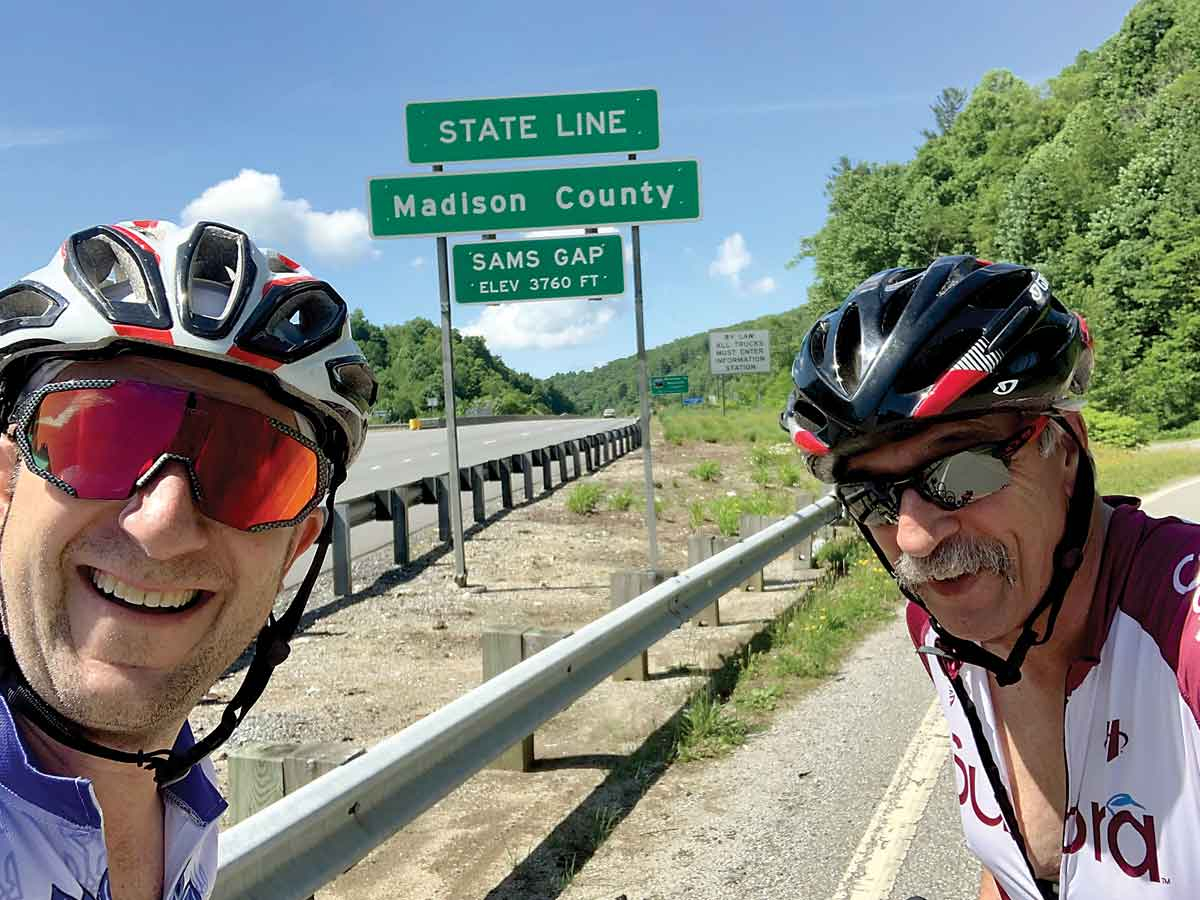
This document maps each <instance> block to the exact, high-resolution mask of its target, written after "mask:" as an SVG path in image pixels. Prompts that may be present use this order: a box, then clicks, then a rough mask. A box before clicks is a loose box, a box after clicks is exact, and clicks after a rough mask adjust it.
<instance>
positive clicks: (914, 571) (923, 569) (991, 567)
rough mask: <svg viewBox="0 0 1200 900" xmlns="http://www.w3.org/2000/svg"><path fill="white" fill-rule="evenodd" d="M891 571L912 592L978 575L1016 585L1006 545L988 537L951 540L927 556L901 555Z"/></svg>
mask: <svg viewBox="0 0 1200 900" xmlns="http://www.w3.org/2000/svg"><path fill="white" fill-rule="evenodd" d="M892 569H893V570H894V571H895V573H896V580H897V581H898V582H899V583H900V585H901V586H902V587H905V588H908V589H909V590H911V591H916V590H917V589H918V588H919V587H920V586H921V585H922V584H924V583H925V582H928V581H935V580H937V581H945V580H948V579H950V578H957V577H958V576H960V575H974V574H976V573H978V572H990V573H992V574H994V575H996V576H998V577H999V578H1001V579H1003V580H1004V582H1005V583H1006V584H1008V585H1009V586H1012V585H1015V584H1016V583H1017V577H1016V566H1015V565H1014V564H1013V561H1012V559H1011V558H1010V557H1009V555H1008V551H1007V550H1006V549H1005V547H1004V545H1003V544H1002V543H1000V542H999V541H993V540H988V539H986V538H977V537H966V536H964V537H955V538H949V539H947V540H945V541H942V542H941V543H940V544H938V545H937V547H936V548H935V549H934V551H933V553H931V554H929V555H928V556H910V555H909V554H907V553H902V554H900V558H899V559H897V560H896V562H895V563H894V564H893V565H892Z"/></svg>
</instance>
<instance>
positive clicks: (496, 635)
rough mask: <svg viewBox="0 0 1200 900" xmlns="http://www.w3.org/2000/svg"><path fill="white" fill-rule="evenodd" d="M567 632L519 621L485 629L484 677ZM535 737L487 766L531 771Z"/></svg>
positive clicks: (483, 636) (525, 740)
mask: <svg viewBox="0 0 1200 900" xmlns="http://www.w3.org/2000/svg"><path fill="white" fill-rule="evenodd" d="M568 634H570V632H564V631H547V630H545V629H541V628H522V627H521V626H519V625H501V626H495V627H492V628H487V629H485V630H484V632H483V634H482V635H481V638H480V640H481V642H482V649H483V680H484V681H488V680H489V679H492V678H495V677H496V676H497V675H499V674H500V673H501V672H503V671H505V670H507V669H511V668H512V667H513V666H515V665H516V664H517V663H519V662H521V661H522V660H525V659H528V658H529V657H531V656H533V655H534V654H535V653H538V652H539V651H541V650H544V649H545V648H546V647H549V646H550V645H551V644H553V643H554V642H555V641H559V640H562V639H563V638H564V637H566V636H567V635H568ZM533 737H534V736H533V735H532V734H530V735H526V736H525V737H523V738H521V740H520V741H518V742H517V743H515V744H513V745H512V746H511V747H509V748H507V749H506V750H504V751H503V752H502V753H501V754H500V755H499V756H497V757H496V758H495V759H493V760H492V761H491V762H490V763H488V768H489V769H504V770H506V771H509V772H528V771H529V770H530V768H532V767H533V760H534V747H533Z"/></svg>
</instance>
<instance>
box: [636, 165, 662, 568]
mask: <svg viewBox="0 0 1200 900" xmlns="http://www.w3.org/2000/svg"><path fill="white" fill-rule="evenodd" d="M629 156H630V158H631V159H632V158H633V154H632V153H631V154H629ZM630 231H631V232H633V310H634V318H635V319H636V320H637V357H638V392H639V393H640V394H641V399H642V418H641V426H642V469H643V471H644V472H645V475H646V540H647V541H648V543H649V550H650V552H649V557H650V571H651V572H657V571H658V510H657V509H656V508H655V504H654V462H653V461H652V460H651V458H650V392H649V391H648V390H647V389H646V381H647V376H646V321H645V318H644V316H643V315H642V236H641V234H640V232H639V229H638V226H636V225H634V226H633V227H632V228H631V229H630Z"/></svg>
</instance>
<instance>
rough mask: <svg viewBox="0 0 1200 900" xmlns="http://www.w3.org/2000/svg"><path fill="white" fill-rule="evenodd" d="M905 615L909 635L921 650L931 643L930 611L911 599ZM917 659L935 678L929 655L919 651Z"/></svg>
mask: <svg viewBox="0 0 1200 900" xmlns="http://www.w3.org/2000/svg"><path fill="white" fill-rule="evenodd" d="M904 617H905V619H906V621H907V623H908V636H909V637H910V638H912V642H913V646H914V647H916V648H917V649H918V650H919V649H920V648H921V647H924V646H925V645H926V644H928V643H930V640H929V613H927V612H926V611H925V610H924V609H922V608H921V607H920V606H918V605H917V604H915V603H913V602H912V601H911V600H909V601H908V607H907V608H906V609H905V611H904ZM917 659H919V660H921V665H923V666H924V667H925V674H926V675H928V676H929V677H930V678H933V672H932V671H930V669H929V656H928V655H926V654H924V653H918V654H917Z"/></svg>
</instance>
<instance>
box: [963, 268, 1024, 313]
mask: <svg viewBox="0 0 1200 900" xmlns="http://www.w3.org/2000/svg"><path fill="white" fill-rule="evenodd" d="M1029 280H1030V279H1029V271H1028V270H1026V269H1017V270H1015V271H1012V272H1006V273H1004V274H1003V275H994V276H992V277H991V278H988V280H987V281H985V282H983V284H982V285H980V288H979V290H977V291H975V292H974V293H973V294H972V295H971V300H970V303H971V306H974V307H975V308H977V309H1008V307H1009V306H1010V305H1012V303H1013V298H1014V297H1019V296H1020V295H1021V293H1022V292H1023V291H1024V290H1025V288H1026V287H1027V286H1028V285H1029Z"/></svg>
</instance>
